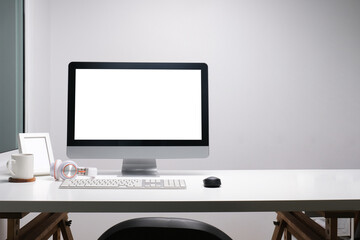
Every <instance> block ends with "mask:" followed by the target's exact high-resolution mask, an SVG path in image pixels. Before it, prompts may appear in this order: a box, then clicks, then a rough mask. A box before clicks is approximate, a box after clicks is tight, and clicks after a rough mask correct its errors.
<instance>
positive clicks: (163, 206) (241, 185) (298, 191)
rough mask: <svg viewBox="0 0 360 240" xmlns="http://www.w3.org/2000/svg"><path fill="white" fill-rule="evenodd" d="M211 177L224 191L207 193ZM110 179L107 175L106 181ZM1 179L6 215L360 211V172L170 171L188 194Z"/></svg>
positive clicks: (2, 209) (45, 179) (0, 198)
mask: <svg viewBox="0 0 360 240" xmlns="http://www.w3.org/2000/svg"><path fill="white" fill-rule="evenodd" d="M208 176H217V177H219V178H221V181H222V186H221V187H220V188H205V187H203V182H202V180H203V179H204V178H205V177H208ZM100 177H106V176H100ZM8 178H9V175H7V174H5V173H3V174H1V175H0V212H251V211H298V210H306V211H314V210H324V211H325V210H327V211H330V210H360V170H219V171H185V170H184V171H164V172H160V178H183V179H185V180H186V183H187V189H185V190H149V189H144V190H127V189H125V190H110V189H100V190H99V189H87V190H85V189H78V190H74V189H59V188H58V187H59V185H60V182H59V181H54V180H53V179H52V178H51V177H50V176H43V177H37V179H36V182H33V183H9V182H8Z"/></svg>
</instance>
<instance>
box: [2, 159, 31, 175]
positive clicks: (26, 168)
mask: <svg viewBox="0 0 360 240" xmlns="http://www.w3.org/2000/svg"><path fill="white" fill-rule="evenodd" d="M6 167H7V168H8V169H9V171H10V173H11V175H12V177H13V178H18V179H31V178H33V177H34V154H12V155H11V160H9V161H8V162H7V163H6Z"/></svg>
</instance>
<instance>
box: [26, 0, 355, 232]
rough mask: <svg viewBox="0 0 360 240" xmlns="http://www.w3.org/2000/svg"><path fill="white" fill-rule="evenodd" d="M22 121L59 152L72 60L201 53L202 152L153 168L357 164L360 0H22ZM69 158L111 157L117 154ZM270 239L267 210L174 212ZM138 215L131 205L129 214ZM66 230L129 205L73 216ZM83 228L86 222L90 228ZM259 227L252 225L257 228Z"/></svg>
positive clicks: (110, 220)
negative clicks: (205, 151)
mask: <svg viewBox="0 0 360 240" xmlns="http://www.w3.org/2000/svg"><path fill="white" fill-rule="evenodd" d="M26 5H27V8H26V9H27V10H26V29H27V30H26V31H27V32H26V33H27V36H26V42H27V48H26V56H27V62H26V70H27V75H26V76H27V83H28V101H29V105H28V109H29V113H28V114H29V115H28V121H29V123H28V130H29V131H32V132H38V131H49V132H50V135H51V141H52V145H53V150H54V154H55V157H56V158H61V159H65V158H66V153H65V143H66V97H67V64H68V63H69V62H71V61H166V62H167V61H169V62H178V61H179V62H187V61H189V62H194V61H199V62H206V63H208V65H209V81H210V82H209V85H210V94H209V95H210V143H211V150H210V151H211V153H210V157H209V158H208V159H204V160H184V161H182V160H161V161H159V167H160V168H162V169H173V168H175V169H179V168H181V169H190V168H195V169H217V168H220V169H259V168H261V169H271V168H285V169H286V168H359V166H360V161H359V158H360V125H359V122H360V94H359V92H360V81H359V79H358V78H359V75H360V28H359V27H358V23H359V22H360V2H359V1H350V0H343V1H334V0H330V1H329V0H323V1H310V0H306V1H300V0H298V1H295V0H294V1H288V0H282V1H266V0H255V1H254V0H242V1H241V0H223V1H216V0H196V1H194V0H182V1H166V0H153V1H146V0H51V1H48V0H31V1H29V0H27V1H26ZM79 163H80V165H87V166H97V167H99V168H115V167H119V166H120V163H119V162H117V161H110V160H107V161H96V160H92V161H86V160H80V161H79ZM175 215H176V216H187V217H192V218H196V219H202V220H206V219H208V221H209V222H210V223H212V224H214V225H216V226H218V227H220V228H221V229H223V230H224V231H225V232H227V233H228V234H230V235H231V236H232V237H233V238H234V239H269V238H270V236H271V231H272V227H273V226H272V220H273V218H274V214H273V213H238V214H220V213H218V214H175ZM137 216H138V215H137ZM71 217H72V219H73V220H74V223H73V232H74V235H75V238H76V239H90V238H94V236H98V235H99V234H101V232H102V231H104V230H105V229H106V228H107V227H109V226H111V225H112V224H115V223H116V222H118V221H120V220H121V219H125V218H130V217H132V215H129V214H87V215H84V214H72V215H71ZM89 226H91V228H89ZM260 229H261V230H260Z"/></svg>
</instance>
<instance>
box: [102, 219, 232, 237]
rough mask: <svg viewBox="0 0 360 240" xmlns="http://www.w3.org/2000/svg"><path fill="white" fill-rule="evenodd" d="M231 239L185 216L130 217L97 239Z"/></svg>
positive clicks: (215, 229) (207, 225)
mask: <svg viewBox="0 0 360 240" xmlns="http://www.w3.org/2000/svg"><path fill="white" fill-rule="evenodd" d="M115 239H121V240H127V239H129V240H130V239H131V240H231V238H230V237H229V236H228V235H226V234H225V233H224V232H222V231H221V230H220V229H218V228H216V227H214V226H212V225H210V224H207V223H204V222H200V221H196V220H192V219H185V218H164V217H146V218H135V219H130V220H127V221H124V222H121V223H118V224H116V225H115V226H113V227H111V228H110V229H108V230H107V231H106V232H104V233H103V234H102V235H101V236H100V238H99V240H115Z"/></svg>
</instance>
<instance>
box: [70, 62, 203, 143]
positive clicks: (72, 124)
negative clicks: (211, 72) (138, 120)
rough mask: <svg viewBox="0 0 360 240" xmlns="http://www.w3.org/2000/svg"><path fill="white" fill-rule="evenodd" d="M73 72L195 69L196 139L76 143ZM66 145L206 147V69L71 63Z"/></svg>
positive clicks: (199, 66) (185, 65) (197, 66)
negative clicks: (198, 112)
mask: <svg viewBox="0 0 360 240" xmlns="http://www.w3.org/2000/svg"><path fill="white" fill-rule="evenodd" d="M77 69H198V70H201V122H202V137H201V139H200V140H167V139H163V140H122V139H119V140H102V139H101V140H99V139H92V140H77V139H75V136H74V133H75V92H76V91H75V90H76V89H75V85H76V70H77ZM68 74H69V75H68V115H67V124H68V125H67V146H69V147H71V146H74V147H75V146H88V147H91V146H118V147H121V146H124V147H131V146H134V147H139V146H154V147H161V146H179V147H182V146H209V109H208V108H209V104H208V103H209V102H208V66H207V64H206V63H154V62H152V63H149V62H143V63H141V62H71V63H69V66H68Z"/></svg>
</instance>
